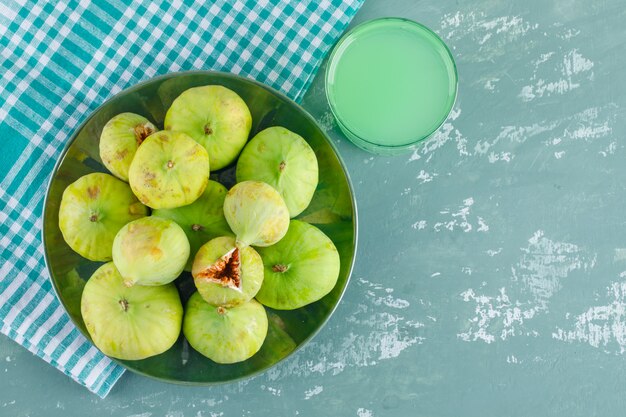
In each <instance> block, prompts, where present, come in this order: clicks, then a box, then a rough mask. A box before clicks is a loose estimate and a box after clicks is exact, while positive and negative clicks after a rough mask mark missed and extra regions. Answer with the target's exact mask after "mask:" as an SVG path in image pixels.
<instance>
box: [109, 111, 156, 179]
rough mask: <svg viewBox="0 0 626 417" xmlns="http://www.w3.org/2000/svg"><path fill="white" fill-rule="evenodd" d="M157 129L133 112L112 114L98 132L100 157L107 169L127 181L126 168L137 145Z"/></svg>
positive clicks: (128, 166)
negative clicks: (100, 131) (99, 132)
mask: <svg viewBox="0 0 626 417" xmlns="http://www.w3.org/2000/svg"><path fill="white" fill-rule="evenodd" d="M157 130H158V129H157V128H156V127H155V126H154V125H153V124H152V123H150V121H149V120H148V119H146V118H145V117H143V116H140V115H138V114H135V113H121V114H118V115H117V116H114V117H113V118H112V119H111V120H109V121H108V122H107V124H105V125H104V127H103V128H102V133H101V134H100V159H102V162H103V163H104V166H105V167H107V169H108V170H109V171H111V172H112V173H113V175H115V176H116V177H118V178H119V179H121V180H124V181H126V182H128V169H129V168H130V163H131V162H132V160H133V158H134V157H135V152H137V148H139V145H141V143H142V142H143V141H144V139H146V138H147V137H148V136H150V135H151V134H153V133H154V132H156V131H157Z"/></svg>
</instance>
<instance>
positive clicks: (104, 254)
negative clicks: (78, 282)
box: [59, 172, 148, 261]
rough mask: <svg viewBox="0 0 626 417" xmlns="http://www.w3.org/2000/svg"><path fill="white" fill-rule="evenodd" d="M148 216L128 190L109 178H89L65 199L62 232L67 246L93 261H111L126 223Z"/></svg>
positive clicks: (65, 194) (71, 188)
mask: <svg viewBox="0 0 626 417" xmlns="http://www.w3.org/2000/svg"><path fill="white" fill-rule="evenodd" d="M146 215H148V208H147V207H146V206H144V205H143V204H141V203H140V202H139V201H138V200H137V197H135V196H134V195H133V193H132V191H131V189H130V187H129V186H128V184H126V183H125V182H123V181H120V180H118V179H117V178H115V177H113V176H112V175H109V174H103V173H99V172H97V173H93V174H87V175H84V176H82V177H80V178H79V179H77V180H76V181H74V182H73V183H72V184H70V185H69V186H68V187H67V188H66V189H65V191H63V196H62V197H61V205H60V207H59V228H60V229H61V233H62V234H63V238H64V239H65V241H66V242H67V244H68V245H69V246H70V248H72V249H73V250H74V251H75V252H77V253H78V254H79V255H81V256H83V257H85V258H87V259H89V260H92V261H110V260H111V249H112V247H113V239H114V238H115V235H116V234H117V232H118V231H119V230H120V229H121V228H122V226H124V225H125V224H126V223H128V222H130V221H132V220H135V219H139V218H141V217H144V216H146Z"/></svg>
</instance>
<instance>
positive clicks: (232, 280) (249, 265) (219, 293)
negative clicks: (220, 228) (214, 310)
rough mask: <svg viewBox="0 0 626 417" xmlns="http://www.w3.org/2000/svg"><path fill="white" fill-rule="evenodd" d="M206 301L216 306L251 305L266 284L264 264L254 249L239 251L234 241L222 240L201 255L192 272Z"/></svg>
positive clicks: (206, 245)
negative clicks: (264, 280)
mask: <svg viewBox="0 0 626 417" xmlns="http://www.w3.org/2000/svg"><path fill="white" fill-rule="evenodd" d="M191 275H192V276H193V280H194V283H195V284H196V287H197V288H198V292H199V293H200V295H201V296H202V298H203V299H204V300H205V301H206V302H207V303H209V304H212V305H215V306H235V305H238V304H242V303H245V302H247V301H250V300H251V299H252V297H254V296H255V295H256V293H257V292H258V291H259V288H261V283H262V282H263V261H262V260H261V257H260V256H259V254H258V253H257V251H255V250H254V249H252V247H250V246H246V247H244V248H242V249H239V248H238V247H237V246H236V245H235V239H234V238H232V237H227V236H223V237H218V238H215V239H213V240H210V241H209V242H207V243H206V244H204V245H203V246H202V247H201V248H200V250H199V251H198V253H197V255H196V258H195V260H194V262H193V268H192V269H191Z"/></svg>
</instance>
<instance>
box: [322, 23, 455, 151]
mask: <svg viewBox="0 0 626 417" xmlns="http://www.w3.org/2000/svg"><path fill="white" fill-rule="evenodd" d="M457 84H458V77H457V71H456V65H455V63H454V58H453V57H452V54H451V53H450V50H449V49H448V47H447V46H446V44H445V43H444V42H443V41H442V40H441V38H439V37H438V36H437V35H436V34H435V33H434V32H433V31H431V30H430V29H428V28H427V27H425V26H423V25H421V24H419V23H416V22H414V21H411V20H407V19H401V18H382V19H375V20H371V21H369V22H365V23H363V24H361V25H359V26H357V27H355V28H354V29H352V30H351V31H349V32H348V33H347V34H345V35H344V36H343V37H342V38H341V39H340V40H339V42H338V43H337V45H336V46H335V48H334V50H333V52H332V54H331V56H330V60H329V64H328V66H327V68H326V96H327V98H328V102H329V104H330V108H331V111H332V112H333V115H334V116H335V119H336V120H337V123H338V125H339V127H340V128H341V130H342V131H343V133H344V134H345V135H346V137H347V138H348V139H350V140H351V141H352V142H353V143H354V144H355V145H357V146H359V147H360V148H362V149H365V150H366V151H369V152H373V153H377V154H381V155H396V154H399V153H402V152H405V151H407V150H411V149H413V148H415V147H416V146H417V145H418V144H419V143H420V142H422V141H423V140H424V139H426V138H428V137H429V136H431V135H432V134H433V133H434V132H436V131H437V129H439V127H440V126H441V125H442V124H443V123H444V122H445V120H446V118H447V117H448V115H449V114H450V111H451V110H452V107H453V106H454V102H455V100H456V95H457Z"/></svg>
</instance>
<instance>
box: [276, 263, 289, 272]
mask: <svg viewBox="0 0 626 417" xmlns="http://www.w3.org/2000/svg"><path fill="white" fill-rule="evenodd" d="M288 269H289V267H288V266H287V265H283V264H276V265H274V266H273V267H272V271H274V272H280V273H283V272H286V271H287V270H288Z"/></svg>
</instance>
